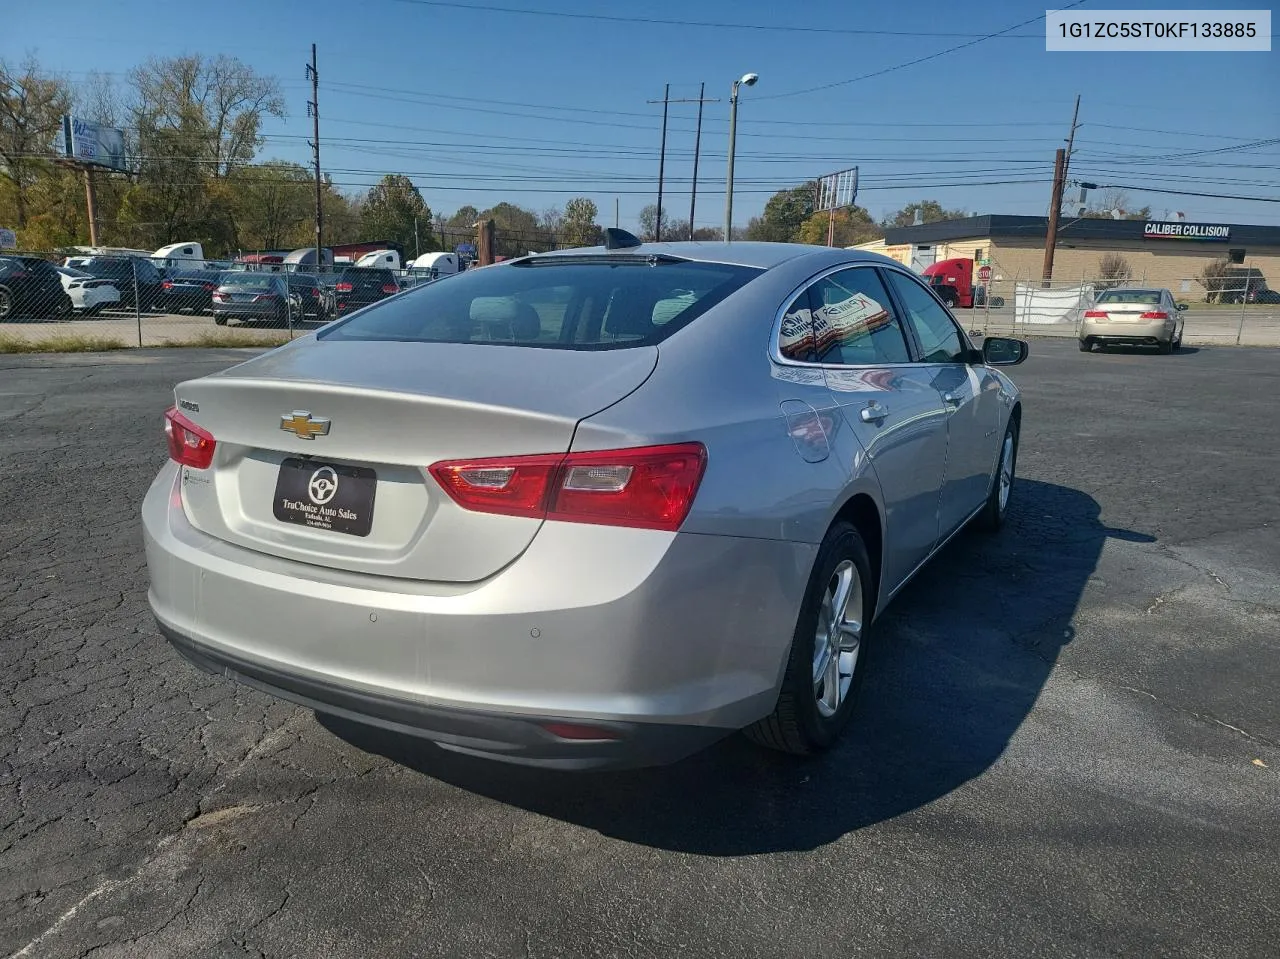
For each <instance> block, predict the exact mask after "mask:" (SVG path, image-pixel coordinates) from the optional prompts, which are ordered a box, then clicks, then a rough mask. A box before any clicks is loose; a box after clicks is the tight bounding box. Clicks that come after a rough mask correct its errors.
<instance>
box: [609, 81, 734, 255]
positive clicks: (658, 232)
mask: <svg viewBox="0 0 1280 959" xmlns="http://www.w3.org/2000/svg"><path fill="white" fill-rule="evenodd" d="M706 91H707V85H706V84H705V83H703V84H702V87H701V89H699V90H698V99H696V100H694V99H693V98H692V97H684V98H677V99H675V100H673V99H671V84H669V83H668V84H667V85H666V87H665V88H664V89H663V91H662V99H661V100H650V101H648V102H649V103H661V104H662V147H661V150H660V152H659V154H658V216H657V221H656V222H655V223H654V239H656V240H661V239H662V186H663V174H664V172H665V167H666V160H667V109H668V107H669V106H670V105H671V104H672V103H696V104H698V133H697V139H696V140H695V141H694V146H693V193H692V196H691V197H690V199H689V239H691V240H692V239H693V214H694V211H695V209H696V204H697V202H698V153H699V151H700V149H701V147H702V105H703V104H704V103H719V102H720V101H719V100H714V99H713V100H708V99H707V98H706V96H705V94H706ZM614 226H617V224H616V223H615V224H614Z"/></svg>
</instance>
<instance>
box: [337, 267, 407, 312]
mask: <svg viewBox="0 0 1280 959" xmlns="http://www.w3.org/2000/svg"><path fill="white" fill-rule="evenodd" d="M399 292H400V283H399V282H398V281H397V280H396V275H395V274H394V273H392V272H391V271H390V270H377V269H371V268H369V267H355V266H353V267H348V268H347V269H345V270H343V271H342V273H340V274H339V275H338V281H337V282H336V283H335V284H334V285H333V289H332V291H331V292H330V294H329V297H328V299H329V303H328V315H329V318H330V319H334V320H336V319H338V318H339V317H343V316H346V315H347V314H348V313H351V312H352V311H354V310H358V309H360V308H361V307H362V306H368V305H369V304H370V303H377V302H378V301H379V300H385V299H386V298H387V297H389V296H394V295H395V294H397V293H399Z"/></svg>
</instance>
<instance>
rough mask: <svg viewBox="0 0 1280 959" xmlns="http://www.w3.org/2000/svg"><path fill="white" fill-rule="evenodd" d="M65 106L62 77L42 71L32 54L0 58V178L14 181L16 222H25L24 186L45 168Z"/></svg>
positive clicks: (67, 101) (22, 224)
mask: <svg viewBox="0 0 1280 959" xmlns="http://www.w3.org/2000/svg"><path fill="white" fill-rule="evenodd" d="M70 109H71V94H70V91H69V90H68V88H67V85H66V83H64V82H63V81H62V80H60V79H58V78H55V77H50V76H47V75H45V74H42V73H41V71H40V66H39V64H37V63H36V61H35V60H34V59H32V58H28V59H27V60H25V61H24V62H23V63H22V65H21V66H19V67H18V68H16V69H12V68H10V66H9V65H8V64H7V63H5V62H4V61H3V60H0V178H3V179H4V180H6V181H8V182H9V183H10V184H12V186H13V196H14V207H15V211H14V212H15V214H16V219H17V225H18V226H19V227H25V226H26V225H27V191H28V190H29V189H30V188H31V186H32V184H33V183H34V182H35V180H36V178H37V177H38V176H39V175H40V173H41V172H42V171H44V170H46V169H48V166H49V160H50V159H51V158H52V157H53V156H54V148H53V147H54V142H55V141H56V139H57V136H58V131H59V130H60V129H61V126H62V117H63V114H65V113H67V112H68V111H69V110H70Z"/></svg>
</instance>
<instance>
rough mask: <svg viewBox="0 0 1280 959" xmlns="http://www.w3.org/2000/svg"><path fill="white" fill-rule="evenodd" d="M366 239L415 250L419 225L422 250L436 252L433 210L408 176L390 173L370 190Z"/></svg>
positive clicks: (364, 223)
mask: <svg viewBox="0 0 1280 959" xmlns="http://www.w3.org/2000/svg"><path fill="white" fill-rule="evenodd" d="M361 220H362V223H361V225H362V227H363V229H364V235H365V238H366V239H370V240H392V241H394V242H396V243H399V244H400V245H401V246H403V247H404V248H405V249H408V250H412V249H414V248H415V247H414V232H415V226H416V230H417V236H418V247H417V248H418V249H420V250H433V249H435V246H436V245H435V243H434V242H433V241H432V234H431V222H432V216H431V208H430V207H428V206H427V204H426V202H425V201H424V200H423V199H422V194H421V193H419V192H418V188H417V187H416V186H414V185H413V181H412V180H410V179H409V178H408V177H407V176H401V175H400V174H398V173H389V174H387V175H386V176H384V177H383V178H382V180H381V181H380V182H379V183H378V184H377V186H375V187H373V188H372V189H371V190H369V193H368V194H367V195H366V196H365V198H364V210H363V212H362V214H361Z"/></svg>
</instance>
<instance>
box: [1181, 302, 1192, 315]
mask: <svg viewBox="0 0 1280 959" xmlns="http://www.w3.org/2000/svg"><path fill="white" fill-rule="evenodd" d="M1189 309H1191V304H1190V303H1179V304H1178V312H1179V313H1185V312H1187V310H1189Z"/></svg>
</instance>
